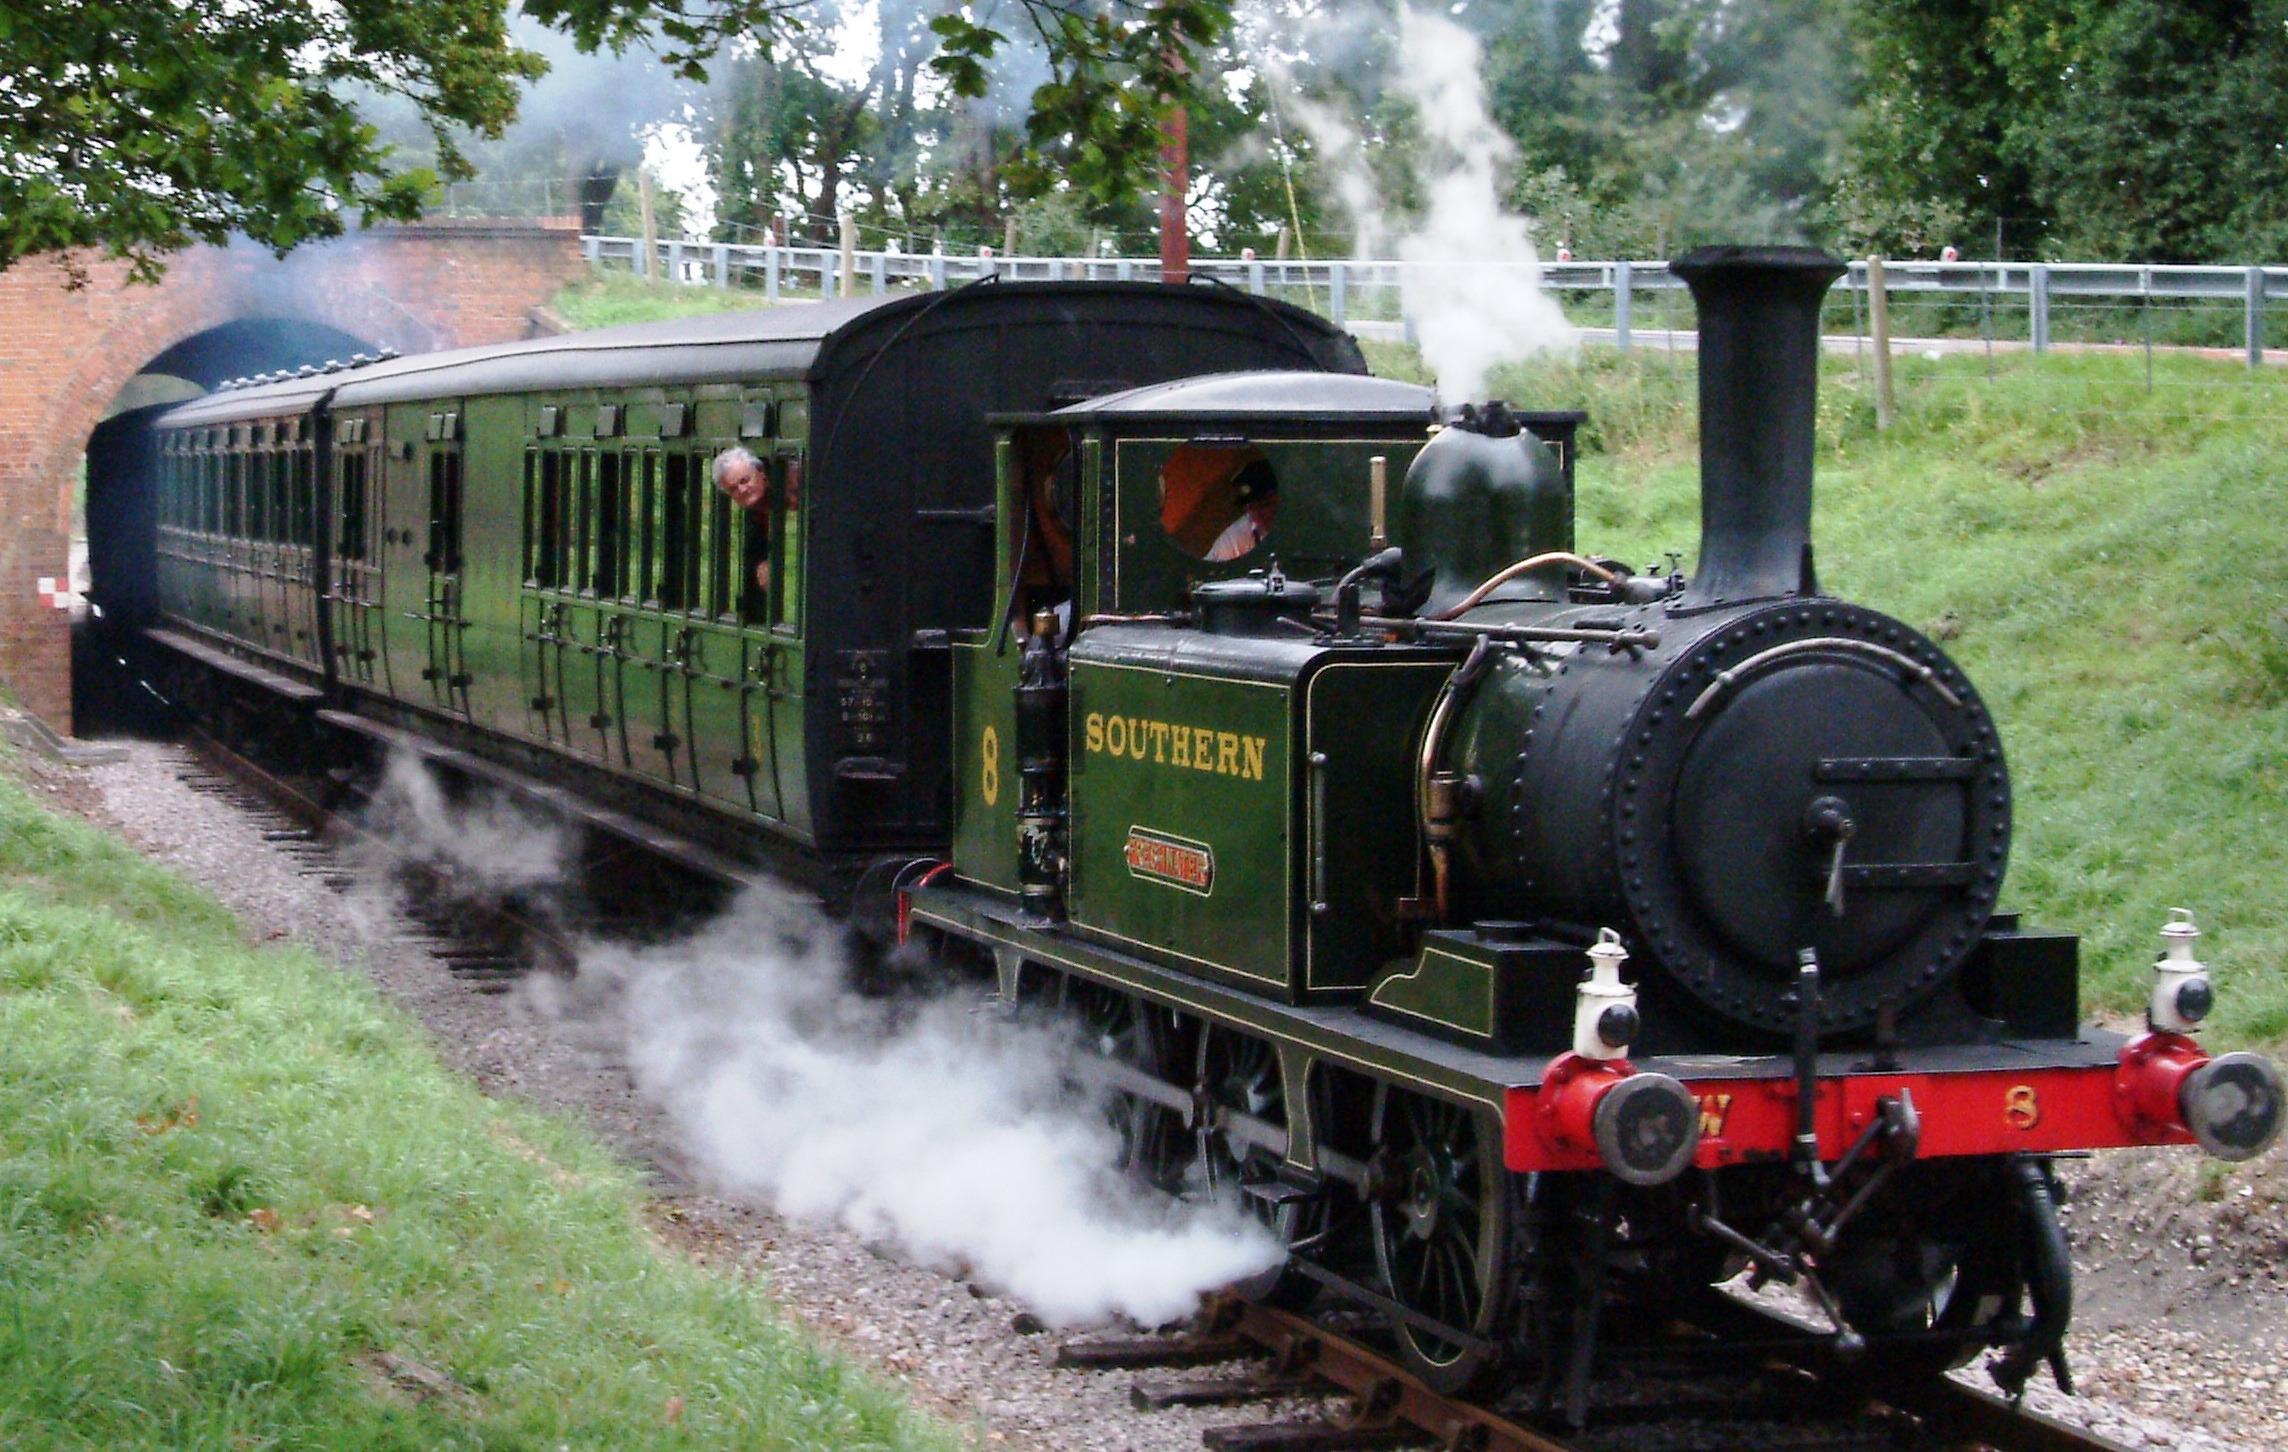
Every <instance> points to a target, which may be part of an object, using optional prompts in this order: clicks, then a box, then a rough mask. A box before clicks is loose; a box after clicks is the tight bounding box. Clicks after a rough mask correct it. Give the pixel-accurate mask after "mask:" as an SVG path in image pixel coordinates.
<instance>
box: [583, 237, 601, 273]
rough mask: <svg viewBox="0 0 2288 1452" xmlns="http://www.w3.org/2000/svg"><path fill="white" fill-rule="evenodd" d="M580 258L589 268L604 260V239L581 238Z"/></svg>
mask: <svg viewBox="0 0 2288 1452" xmlns="http://www.w3.org/2000/svg"><path fill="white" fill-rule="evenodd" d="M580 258H581V260H582V261H583V262H586V263H587V264H588V265H589V266H590V267H594V266H595V265H596V264H597V263H599V262H602V261H603V260H604V239H603V238H601V237H583V238H581V239H580Z"/></svg>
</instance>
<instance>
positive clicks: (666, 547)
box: [659, 454, 708, 610]
mask: <svg viewBox="0 0 2288 1452" xmlns="http://www.w3.org/2000/svg"><path fill="white" fill-rule="evenodd" d="M701 472H702V471H701V469H700V468H699V467H698V466H697V464H696V462H695V461H694V460H693V458H692V457H691V456H690V455H689V454H670V455H668V457H667V467H666V471H665V477H664V478H663V480H662V484H661V489H660V499H661V508H660V535H659V606H660V608H661V609H662V610H696V609H700V608H702V605H703V603H704V602H703V601H702V600H701V598H700V594H699V562H700V559H701V553H700V551H701V547H702V543H703V539H704V535H705V530H704V528H703V521H704V520H705V518H706V513H705V511H706V507H707V500H706V493H707V492H708V491H707V490H706V486H705V483H704V480H703V479H702V478H701Z"/></svg>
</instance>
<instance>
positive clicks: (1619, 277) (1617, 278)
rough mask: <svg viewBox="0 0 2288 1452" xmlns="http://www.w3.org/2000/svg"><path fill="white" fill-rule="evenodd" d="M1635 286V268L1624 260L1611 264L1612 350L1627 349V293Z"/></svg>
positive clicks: (1621, 351) (1620, 350)
mask: <svg viewBox="0 0 2288 1452" xmlns="http://www.w3.org/2000/svg"><path fill="white" fill-rule="evenodd" d="M1635 286H1636V269H1635V268H1634V267H1631V266H1630V265H1629V264H1628V263H1626V262H1616V263H1614V264H1613V351H1614V352H1616V353H1626V352H1627V351H1629V294H1630V292H1631V291H1633V290H1634V288H1635Z"/></svg>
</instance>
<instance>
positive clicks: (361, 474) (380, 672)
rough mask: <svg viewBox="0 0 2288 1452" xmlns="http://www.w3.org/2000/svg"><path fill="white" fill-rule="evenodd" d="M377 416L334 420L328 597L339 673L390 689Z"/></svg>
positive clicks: (344, 676)
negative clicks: (384, 620)
mask: <svg viewBox="0 0 2288 1452" xmlns="http://www.w3.org/2000/svg"><path fill="white" fill-rule="evenodd" d="M376 422H377V420H374V419H368V418H344V419H340V420H337V421H336V422H335V424H334V498H333V539H332V544H333V561H332V564H333V580H332V587H333V588H332V590H331V591H330V593H329V594H328V595H327V597H326V601H327V607H328V609H329V610H330V611H331V612H332V615H333V643H334V669H335V671H336V673H337V674H338V676H339V677H340V678H341V679H342V680H345V681H350V682H352V683H354V684H356V685H361V686H379V687H380V688H381V689H382V690H385V691H386V690H388V689H389V659H388V653H387V650H386V644H387V636H386V634H385V632H384V631H383V629H382V623H381V612H382V607H383V600H382V570H381V559H382V539H381V535H382V518H383V515H382V498H383V491H382V489H381V468H382V463H381V449H380V445H379V443H378V441H376V440H373V439H369V437H368V432H369V430H372V429H373V427H374V425H375V423H376Z"/></svg>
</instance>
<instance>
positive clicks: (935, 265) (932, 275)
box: [929, 252, 945, 292]
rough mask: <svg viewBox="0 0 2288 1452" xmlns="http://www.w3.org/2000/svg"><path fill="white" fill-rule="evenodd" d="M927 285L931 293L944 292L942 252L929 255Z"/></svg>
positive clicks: (943, 255) (943, 260)
mask: <svg viewBox="0 0 2288 1452" xmlns="http://www.w3.org/2000/svg"><path fill="white" fill-rule="evenodd" d="M929 285H930V291H932V292H944V291H945V254H944V253H943V252H932V253H931V254H930V260H929Z"/></svg>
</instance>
